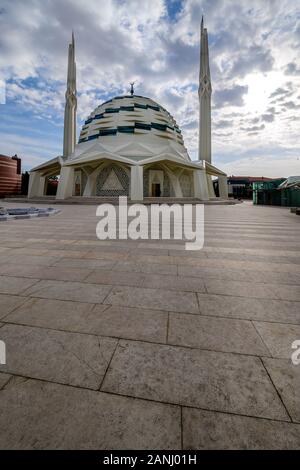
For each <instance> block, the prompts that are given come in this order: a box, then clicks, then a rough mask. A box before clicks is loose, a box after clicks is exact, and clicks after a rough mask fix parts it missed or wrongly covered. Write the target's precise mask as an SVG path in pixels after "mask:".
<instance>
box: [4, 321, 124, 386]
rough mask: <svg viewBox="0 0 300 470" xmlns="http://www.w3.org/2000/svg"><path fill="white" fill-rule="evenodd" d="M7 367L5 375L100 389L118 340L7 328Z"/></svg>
mask: <svg viewBox="0 0 300 470" xmlns="http://www.w3.org/2000/svg"><path fill="white" fill-rule="evenodd" d="M1 339H2V340H3V341H5V344H6V365H3V366H1V371H2V370H3V372H6V373H11V374H16V375H25V376H27V377H32V378H37V379H43V380H49V381H53V382H59V383H64V384H69V385H74V386H79V387H85V388H91V389H94V390H96V389H98V388H99V386H100V384H101V382H102V379H103V376H104V374H105V371H106V368H107V366H108V364H109V361H110V359H111V357H112V354H113V352H114V350H115V347H116V340H115V339H112V338H100V337H97V336H93V335H83V334H79V333H66V332H63V331H55V330H47V329H44V328H32V327H28V326H23V325H12V324H7V325H4V326H3V327H2V328H1Z"/></svg>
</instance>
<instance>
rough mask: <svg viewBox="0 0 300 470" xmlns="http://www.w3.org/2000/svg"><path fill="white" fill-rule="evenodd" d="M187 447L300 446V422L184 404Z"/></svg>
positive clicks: (264, 448)
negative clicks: (227, 412) (221, 411)
mask: <svg viewBox="0 0 300 470" xmlns="http://www.w3.org/2000/svg"><path fill="white" fill-rule="evenodd" d="M182 418H183V448H184V449H189V450H298V449H299V448H300V425H298V424H293V423H284V422H278V421H270V420H267V419H258V418H249V417H246V416H236V415H230V414H225V413H214V412H211V411H205V410H197V409H193V408H183V416H182Z"/></svg>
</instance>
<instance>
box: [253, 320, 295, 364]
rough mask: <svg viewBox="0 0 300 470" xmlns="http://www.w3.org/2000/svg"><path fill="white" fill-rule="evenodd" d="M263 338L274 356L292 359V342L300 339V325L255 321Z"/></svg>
mask: <svg viewBox="0 0 300 470" xmlns="http://www.w3.org/2000/svg"><path fill="white" fill-rule="evenodd" d="M254 325H255V328H256V329H257V331H258V332H259V334H260V336H261V338H262V340H263V341H264V343H265V344H266V346H267V348H268V350H269V351H270V353H271V355H272V356H273V357H278V358H283V359H290V358H291V354H292V352H293V349H292V343H293V342H294V341H295V340H297V339H298V340H300V325H284V324H282V323H266V322H254Z"/></svg>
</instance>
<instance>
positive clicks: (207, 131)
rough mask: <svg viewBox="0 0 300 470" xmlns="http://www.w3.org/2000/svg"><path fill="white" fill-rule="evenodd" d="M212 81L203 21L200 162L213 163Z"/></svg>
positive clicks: (200, 76)
mask: <svg viewBox="0 0 300 470" xmlns="http://www.w3.org/2000/svg"><path fill="white" fill-rule="evenodd" d="M211 91H212V88H211V80H210V70H209V54H208V37H207V29H206V28H204V24H203V16H202V20H201V45H200V74H199V91H198V93H199V107H200V110H199V147H198V148H199V154H198V160H206V161H207V162H209V163H211Z"/></svg>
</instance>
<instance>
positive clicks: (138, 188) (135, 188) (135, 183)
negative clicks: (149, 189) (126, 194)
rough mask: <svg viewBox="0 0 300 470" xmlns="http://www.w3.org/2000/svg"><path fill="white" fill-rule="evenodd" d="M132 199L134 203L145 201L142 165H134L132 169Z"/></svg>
mask: <svg viewBox="0 0 300 470" xmlns="http://www.w3.org/2000/svg"><path fill="white" fill-rule="evenodd" d="M130 199H131V200H132V201H142V200H143V199H144V188H143V167H142V165H133V166H132V167H131V169H130Z"/></svg>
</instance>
